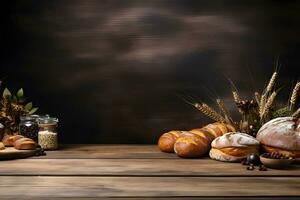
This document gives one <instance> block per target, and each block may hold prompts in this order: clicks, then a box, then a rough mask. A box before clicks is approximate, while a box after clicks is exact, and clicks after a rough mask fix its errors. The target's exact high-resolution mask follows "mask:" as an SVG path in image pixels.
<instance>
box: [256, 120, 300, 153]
mask: <svg viewBox="0 0 300 200" xmlns="http://www.w3.org/2000/svg"><path fill="white" fill-rule="evenodd" d="M256 138H257V140H258V141H260V142H261V143H262V144H263V149H264V150H265V151H266V152H272V151H278V152H281V153H283V154H287V155H288V156H292V157H300V153H299V152H300V119H299V118H293V117H279V118H275V119H273V120H271V121H269V122H267V123H266V124H264V125H263V126H262V127H261V128H260V130H259V131H258V133H257V135H256Z"/></svg>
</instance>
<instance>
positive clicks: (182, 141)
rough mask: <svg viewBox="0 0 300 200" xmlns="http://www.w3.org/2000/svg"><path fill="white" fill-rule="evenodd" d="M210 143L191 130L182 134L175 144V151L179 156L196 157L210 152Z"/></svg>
mask: <svg viewBox="0 0 300 200" xmlns="http://www.w3.org/2000/svg"><path fill="white" fill-rule="evenodd" d="M208 149H209V144H208V143H207V140H206V139H204V138H203V137H201V136H199V135H196V134H194V133H191V132H186V133H184V134H183V135H182V136H180V137H179V138H178V139H177V140H176V143H175V144H174V151H175V153H176V154H177V155H178V156H179V157H183V158H195V157H200V156H202V155H204V154H206V153H207V152H208Z"/></svg>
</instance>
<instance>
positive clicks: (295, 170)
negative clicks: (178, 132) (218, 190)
mask: <svg viewBox="0 0 300 200" xmlns="http://www.w3.org/2000/svg"><path fill="white" fill-rule="evenodd" d="M3 175H32V176H34V175H51V176H53V175H58V176H61V175H68V176H70V175H73V176H183V177H184V176H194V177H196V176H202V177H205V176H216V177H218V176H222V177H223V176H229V177H230V176H256V177H259V176H261V177H264V176H274V177H278V176H286V177H300V166H299V165H294V166H292V167H291V168H289V169H287V170H276V169H269V170H268V171H258V169H256V170H253V171H249V170H246V166H243V165H241V164H240V163H225V162H218V161H214V160H211V159H208V158H205V159H179V158H178V159H160V160H152V159H25V160H16V161H11V162H9V161H7V162H2V163H1V165H0V176H3ZM299 179H300V178H299Z"/></svg>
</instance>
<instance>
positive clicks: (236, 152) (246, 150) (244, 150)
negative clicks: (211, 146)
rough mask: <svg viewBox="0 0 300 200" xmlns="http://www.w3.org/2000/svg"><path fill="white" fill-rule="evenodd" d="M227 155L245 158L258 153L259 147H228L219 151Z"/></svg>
mask: <svg viewBox="0 0 300 200" xmlns="http://www.w3.org/2000/svg"><path fill="white" fill-rule="evenodd" d="M219 150H220V151H222V152H223V153H225V154H228V155H231V156H237V157H243V156H244V157H245V156H247V155H248V154H251V153H258V151H259V146H248V147H226V148H221V149H219Z"/></svg>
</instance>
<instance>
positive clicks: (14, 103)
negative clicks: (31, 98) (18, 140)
mask: <svg viewBox="0 0 300 200" xmlns="http://www.w3.org/2000/svg"><path fill="white" fill-rule="evenodd" d="M37 110H38V108H37V107H33V104H32V102H29V103H27V104H25V97H24V91H23V89H22V88H21V89H19V90H18V92H17V93H16V95H12V94H11V92H10V91H9V90H8V89H7V88H5V89H4V90H3V94H2V98H0V124H1V129H0V138H2V136H3V135H4V134H13V133H15V132H17V131H18V129H19V120H20V116H24V115H31V114H33V113H35V112H36V111H37Z"/></svg>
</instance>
